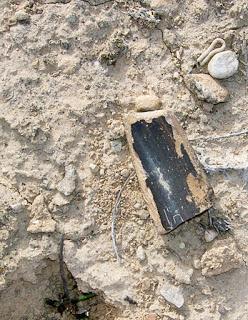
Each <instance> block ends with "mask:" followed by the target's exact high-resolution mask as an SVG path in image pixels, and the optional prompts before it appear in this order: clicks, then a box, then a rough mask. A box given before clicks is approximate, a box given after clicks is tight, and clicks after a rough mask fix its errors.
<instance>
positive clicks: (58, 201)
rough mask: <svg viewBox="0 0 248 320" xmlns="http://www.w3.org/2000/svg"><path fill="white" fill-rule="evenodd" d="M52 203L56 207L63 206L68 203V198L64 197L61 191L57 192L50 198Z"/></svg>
mask: <svg viewBox="0 0 248 320" xmlns="http://www.w3.org/2000/svg"><path fill="white" fill-rule="evenodd" d="M52 202H53V204H55V205H56V206H58V207H61V206H65V205H67V204H68V203H69V201H68V199H66V198H65V197H64V196H63V195H62V194H61V193H59V192H57V193H56V194H55V196H54V197H53V200H52Z"/></svg>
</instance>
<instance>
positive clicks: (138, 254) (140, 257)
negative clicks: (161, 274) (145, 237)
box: [136, 246, 146, 262]
mask: <svg viewBox="0 0 248 320" xmlns="http://www.w3.org/2000/svg"><path fill="white" fill-rule="evenodd" d="M136 257H137V258H138V260H139V261H141V262H142V261H145V260H146V253H145V250H144V249H143V247H142V246H139V247H138V249H137V251H136Z"/></svg>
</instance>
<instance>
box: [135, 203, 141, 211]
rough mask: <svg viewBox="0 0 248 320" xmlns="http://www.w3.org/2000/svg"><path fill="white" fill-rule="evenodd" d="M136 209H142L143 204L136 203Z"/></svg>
mask: <svg viewBox="0 0 248 320" xmlns="http://www.w3.org/2000/svg"><path fill="white" fill-rule="evenodd" d="M134 208H135V209H141V208H142V205H141V203H140V202H136V203H135V204H134Z"/></svg>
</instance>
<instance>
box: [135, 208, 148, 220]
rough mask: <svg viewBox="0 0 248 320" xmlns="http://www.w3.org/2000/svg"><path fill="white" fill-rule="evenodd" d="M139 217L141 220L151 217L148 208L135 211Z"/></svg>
mask: <svg viewBox="0 0 248 320" xmlns="http://www.w3.org/2000/svg"><path fill="white" fill-rule="evenodd" d="M134 214H135V215H136V216H137V217H139V218H140V219H141V220H147V219H148V218H149V217H150V214H149V212H148V211H147V210H145V209H142V210H138V211H135V213H134Z"/></svg>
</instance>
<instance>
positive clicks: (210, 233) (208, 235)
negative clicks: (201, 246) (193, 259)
mask: <svg viewBox="0 0 248 320" xmlns="http://www.w3.org/2000/svg"><path fill="white" fill-rule="evenodd" d="M217 236H218V233H217V232H216V231H215V230H213V229H207V230H205V233H204V238H205V241H206V242H211V241H213V240H214V239H215V238H216V237H217Z"/></svg>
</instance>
